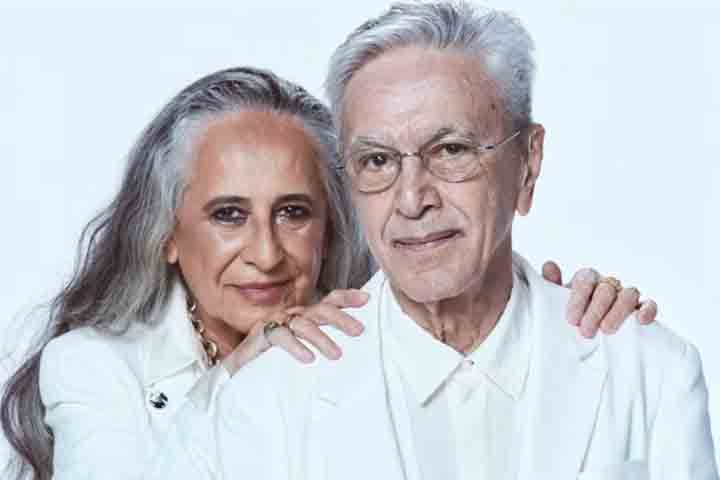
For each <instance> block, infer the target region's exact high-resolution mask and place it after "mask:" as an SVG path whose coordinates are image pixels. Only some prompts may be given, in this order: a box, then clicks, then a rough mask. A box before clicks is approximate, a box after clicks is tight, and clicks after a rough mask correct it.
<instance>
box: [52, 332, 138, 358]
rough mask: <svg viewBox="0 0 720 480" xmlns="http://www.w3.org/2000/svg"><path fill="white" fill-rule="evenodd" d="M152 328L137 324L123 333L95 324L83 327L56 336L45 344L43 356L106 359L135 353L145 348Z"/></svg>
mask: <svg viewBox="0 0 720 480" xmlns="http://www.w3.org/2000/svg"><path fill="white" fill-rule="evenodd" d="M148 332H149V327H145V326H142V325H133V326H131V327H130V328H129V329H127V330H126V331H123V332H112V331H107V330H102V329H99V328H95V327H89V326H86V327H80V328H75V329H73V330H70V331H69V332H66V333H64V334H62V335H60V336H58V337H55V338H53V339H52V340H50V342H49V343H48V344H47V345H46V346H45V348H44V350H43V357H50V358H53V359H57V360H60V359H62V358H65V357H69V356H70V357H75V356H80V357H86V358H98V357H99V358H102V359H106V357H108V356H116V357H120V358H122V357H128V356H134V354H135V353H136V352H135V350H137V349H138V348H142V345H143V343H144V341H145V336H146V335H147V333H148Z"/></svg>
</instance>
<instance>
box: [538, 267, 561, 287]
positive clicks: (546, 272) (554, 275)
mask: <svg viewBox="0 0 720 480" xmlns="http://www.w3.org/2000/svg"><path fill="white" fill-rule="evenodd" d="M542 276H543V278H544V279H545V280H547V281H548V282H552V283H554V284H555V285H562V272H561V271H560V267H559V266H558V264H557V263H555V262H553V261H547V262H545V263H544V264H543V267H542Z"/></svg>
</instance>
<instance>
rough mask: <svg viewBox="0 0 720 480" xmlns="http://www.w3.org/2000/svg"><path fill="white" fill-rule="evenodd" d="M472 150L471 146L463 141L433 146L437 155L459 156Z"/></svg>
mask: <svg viewBox="0 0 720 480" xmlns="http://www.w3.org/2000/svg"><path fill="white" fill-rule="evenodd" d="M468 151H470V147H469V146H468V145H465V144H463V143H458V142H455V143H442V144H440V145H437V146H436V147H435V148H433V152H434V153H435V154H436V155H439V156H442V157H457V156H459V155H463V154H465V153H467V152H468Z"/></svg>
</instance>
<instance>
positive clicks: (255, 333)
mask: <svg viewBox="0 0 720 480" xmlns="http://www.w3.org/2000/svg"><path fill="white" fill-rule="evenodd" d="M264 326H265V324H264V323H258V324H257V325H255V326H254V327H253V328H252V329H251V330H250V332H249V333H248V335H247V336H246V337H245V339H244V340H243V341H242V342H240V345H238V346H237V347H235V350H233V351H232V352H231V353H230V354H229V355H228V356H227V357H225V358H224V359H223V361H222V363H223V366H224V367H225V369H226V370H227V371H228V373H229V374H230V376H232V375H234V374H235V372H237V371H238V370H240V369H241V368H242V367H243V366H244V365H246V364H248V363H250V362H251V361H253V360H254V359H255V358H257V357H258V356H259V355H260V354H261V353H263V352H265V351H266V350H267V349H268V348H270V346H271V345H270V342H269V341H268V340H267V339H266V338H265V336H264V335H263V327H264Z"/></svg>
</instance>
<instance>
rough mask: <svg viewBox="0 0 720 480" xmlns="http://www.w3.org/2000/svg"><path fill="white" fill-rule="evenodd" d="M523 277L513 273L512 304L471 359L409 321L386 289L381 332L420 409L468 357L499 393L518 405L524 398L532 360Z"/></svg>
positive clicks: (509, 303) (525, 285)
mask: <svg viewBox="0 0 720 480" xmlns="http://www.w3.org/2000/svg"><path fill="white" fill-rule="evenodd" d="M524 278H525V277H524V275H523V273H522V272H519V271H515V272H514V274H513V287H512V291H511V294H510V299H509V300H508V303H507V305H506V307H505V310H504V311H503V313H502V315H501V316H500V319H499V320H498V323H497V325H496V326H495V328H494V329H493V330H492V332H491V333H490V335H489V336H488V337H487V338H486V339H485V341H484V342H483V343H482V344H481V345H480V346H478V347H477V348H476V349H475V350H474V351H473V352H471V353H470V354H469V355H468V356H467V357H465V356H463V355H462V354H460V353H459V352H457V351H456V350H454V349H453V348H451V347H449V346H448V345H445V344H444V343H441V342H439V341H438V340H436V339H435V338H434V337H433V336H432V335H430V334H429V333H428V332H427V331H425V330H424V329H423V328H422V327H420V326H419V325H418V324H417V323H415V321H413V320H412V319H411V318H410V317H408V316H407V315H406V314H405V313H404V312H403V311H402V309H401V307H400V305H399V304H398V302H397V300H396V299H395V296H394V295H393V293H392V290H391V289H390V288H389V286H387V287H386V288H385V289H384V292H383V294H385V295H387V299H388V301H387V302H386V305H387V307H386V309H385V311H384V312H383V315H382V317H383V318H381V328H382V330H384V331H386V332H388V333H389V334H388V335H386V336H385V337H387V341H388V350H389V351H388V353H389V354H390V359H391V360H392V361H394V362H395V363H396V364H397V366H398V368H399V369H400V372H401V374H402V376H403V378H404V379H405V380H406V381H407V382H408V385H409V386H410V388H411V390H412V391H413V392H414V394H415V396H416V399H417V401H418V402H419V403H420V404H425V403H428V402H429V401H430V400H432V398H433V396H434V395H436V393H437V392H439V391H440V390H441V387H442V386H443V385H444V384H445V383H446V382H448V381H449V380H450V379H451V378H452V377H453V376H454V375H455V373H456V372H457V371H458V369H459V368H460V366H461V363H462V362H463V360H465V359H466V358H469V359H470V360H472V362H473V364H474V365H473V367H472V368H473V370H474V371H476V372H480V373H482V374H485V375H486V376H487V377H488V378H489V379H490V380H491V381H492V383H494V384H495V385H496V386H497V387H498V388H500V389H501V390H502V391H503V392H505V393H506V394H507V395H509V396H511V397H512V398H513V399H515V400H517V399H518V398H519V396H520V394H521V393H522V390H523V387H524V384H525V378H526V377H527V371H528V367H529V360H530V344H531V342H530V327H531V325H530V318H529V310H528V286H527V281H526V280H525V279H524Z"/></svg>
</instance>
